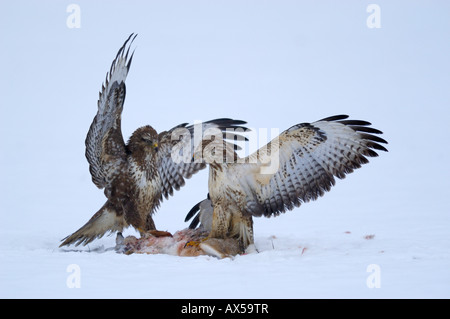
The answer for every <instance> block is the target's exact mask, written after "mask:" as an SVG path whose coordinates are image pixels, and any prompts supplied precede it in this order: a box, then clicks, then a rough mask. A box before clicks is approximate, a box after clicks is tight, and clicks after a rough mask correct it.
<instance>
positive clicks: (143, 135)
mask: <svg viewBox="0 0 450 319" xmlns="http://www.w3.org/2000/svg"><path fill="white" fill-rule="evenodd" d="M128 148H129V150H130V151H131V152H132V153H134V152H145V153H148V152H152V153H156V152H158V133H156V131H155V130H154V129H153V127H151V126H150V125H147V126H143V127H140V128H138V129H137V130H136V131H134V133H133V134H132V135H131V137H130V140H129V141H128Z"/></svg>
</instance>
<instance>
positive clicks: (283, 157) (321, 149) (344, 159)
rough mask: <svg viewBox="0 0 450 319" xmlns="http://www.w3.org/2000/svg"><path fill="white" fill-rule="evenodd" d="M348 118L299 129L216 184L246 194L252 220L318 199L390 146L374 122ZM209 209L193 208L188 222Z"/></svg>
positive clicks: (230, 167) (246, 209)
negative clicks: (229, 186) (336, 182)
mask: <svg viewBox="0 0 450 319" xmlns="http://www.w3.org/2000/svg"><path fill="white" fill-rule="evenodd" d="M347 118H348V116H347V115H338V116H332V117H328V118H325V119H322V120H320V121H317V122H314V123H302V124H297V125H294V126H292V127H291V128H289V129H287V130H286V131H284V132H283V133H281V134H280V136H279V137H278V138H277V139H274V140H272V141H271V142H270V143H269V144H268V145H266V146H265V147H263V148H261V149H259V150H258V151H257V152H255V153H254V154H252V155H250V156H248V157H247V158H245V159H243V160H241V161H240V162H241V163H236V164H233V165H228V170H227V174H224V175H221V176H222V178H225V179H227V180H222V181H216V182H217V183H221V184H223V185H234V186H233V189H234V191H236V192H239V193H241V194H245V197H246V206H245V207H241V208H242V211H243V212H245V213H247V214H250V215H252V216H262V215H264V216H266V217H269V216H272V215H278V214H280V213H281V212H285V211H286V210H291V209H293V208H294V206H296V207H298V206H300V204H301V203H302V202H308V201H310V200H315V199H317V198H318V197H319V196H322V195H323V194H324V193H325V192H326V191H329V190H330V189H331V186H333V185H334V184H335V177H338V178H340V179H342V178H344V177H345V176H346V174H349V173H351V172H353V170H354V169H357V168H359V167H361V165H362V164H365V163H368V159H367V158H366V157H375V156H378V154H377V153H376V152H375V151H374V150H380V151H387V150H386V148H385V147H384V146H382V145H380V143H381V144H385V143H386V144H387V142H386V141H385V140H384V139H382V138H380V137H378V136H376V135H374V134H381V133H382V132H381V131H379V130H377V129H374V128H372V127H370V125H371V123H369V122H366V121H358V120H347ZM264 157H266V161H264ZM267 158H269V160H268V161H267ZM222 191H227V190H226V189H222ZM201 205H203V206H205V207H203V208H202V207H201ZM207 205H210V206H211V201H209V200H204V201H202V202H200V203H198V204H197V205H195V206H194V207H193V208H192V209H191V211H190V212H189V214H188V216H186V220H185V221H187V220H189V219H190V218H192V217H193V216H194V215H195V214H196V213H197V212H198V216H196V217H195V218H194V221H193V222H192V223H191V225H190V228H195V227H196V226H197V225H198V223H199V218H201V217H204V218H205V216H203V215H208V214H209V215H212V206H211V207H207Z"/></svg>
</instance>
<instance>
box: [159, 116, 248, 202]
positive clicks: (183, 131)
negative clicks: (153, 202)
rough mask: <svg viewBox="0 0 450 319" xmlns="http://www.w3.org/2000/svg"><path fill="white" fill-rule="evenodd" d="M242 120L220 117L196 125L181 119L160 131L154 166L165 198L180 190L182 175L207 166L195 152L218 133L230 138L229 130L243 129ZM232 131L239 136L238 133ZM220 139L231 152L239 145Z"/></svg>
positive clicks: (189, 174)
mask: <svg viewBox="0 0 450 319" xmlns="http://www.w3.org/2000/svg"><path fill="white" fill-rule="evenodd" d="M242 124H246V122H244V121H241V120H233V119H229V118H221V119H215V120H211V121H208V122H203V123H200V124H199V125H198V127H197V126H196V125H189V126H188V125H187V123H183V124H180V125H177V126H175V127H174V128H172V129H170V130H169V131H165V132H162V133H160V134H159V138H158V139H159V145H158V148H159V150H158V153H157V154H158V155H157V165H156V166H157V168H158V172H159V176H160V177H161V187H162V194H163V195H164V197H165V198H166V199H167V198H168V196H169V195H173V190H174V189H175V190H179V189H180V187H181V186H183V185H184V184H185V181H184V179H185V178H190V177H191V176H192V175H193V174H195V173H197V172H198V171H200V170H201V169H203V168H205V167H206V163H205V161H204V160H203V159H202V156H201V155H199V156H198V157H197V156H196V154H197V155H198V154H201V152H202V151H203V149H204V148H205V146H207V145H208V144H209V143H210V142H211V141H215V139H214V138H211V136H213V135H220V139H227V138H231V137H232V136H231V134H230V132H233V131H234V130H235V129H242V131H243V130H246V128H245V127H242V126H241V125H242ZM196 130H198V132H197V131H196ZM227 131H228V132H227ZM235 135H236V136H240V135H239V133H237V134H235ZM241 138H242V136H241ZM223 141H224V142H225V143H224V144H222V145H225V148H227V147H228V148H229V149H228V150H229V151H230V153H233V154H234V150H235V149H239V147H238V146H237V145H236V144H234V143H230V142H226V141H225V140H223ZM216 142H217V141H216ZM199 152H200V153H199Z"/></svg>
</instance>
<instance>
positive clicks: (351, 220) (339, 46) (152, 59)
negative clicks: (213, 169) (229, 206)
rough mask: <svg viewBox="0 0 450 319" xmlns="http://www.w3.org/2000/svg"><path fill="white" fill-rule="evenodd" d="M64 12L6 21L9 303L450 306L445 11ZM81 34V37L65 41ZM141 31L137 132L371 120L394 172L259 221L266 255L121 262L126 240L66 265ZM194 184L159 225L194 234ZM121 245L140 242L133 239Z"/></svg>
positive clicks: (0, 162)
mask: <svg viewBox="0 0 450 319" xmlns="http://www.w3.org/2000/svg"><path fill="white" fill-rule="evenodd" d="M71 3H72V2H70V1H66V2H64V1H62V2H61V1H43V2H42V1H39V2H36V1H26V2H21V3H20V4H18V3H15V2H3V3H2V4H1V5H0V41H1V43H2V50H0V58H1V61H3V64H4V65H3V68H2V70H3V71H2V76H1V77H0V90H1V96H2V101H1V105H0V111H1V113H0V114H1V116H0V134H1V136H2V139H1V142H0V143H1V144H0V146H1V151H0V167H1V169H2V174H1V176H2V178H1V183H0V204H1V205H0V297H2V298H17V297H26V298H102V297H106V298H119V297H125V298H128V297H137V298H140V297H143V298H316V297H318V298H323V297H324V298H336V297H342V298H418V297H425V298H436V297H437V298H449V297H450V234H449V229H450V216H449V214H450V199H449V195H450V192H449V190H450V187H449V184H448V181H449V180H450V170H449V169H448V165H447V162H448V158H449V155H450V151H449V148H448V138H449V137H450V134H449V133H450V126H449V124H448V118H449V114H450V113H449V111H448V109H449V106H450V60H449V59H448V57H449V56H450V42H449V41H448V35H449V32H450V21H449V19H448V12H450V10H449V9H450V5H449V4H448V3H447V2H439V3H438V2H429V3H428V2H427V3H425V2H419V1H395V3H394V2H393V1H377V4H378V6H379V8H381V12H380V18H381V28H368V26H367V23H366V20H367V18H368V17H369V16H370V15H371V12H367V11H366V9H367V7H368V5H369V4H371V3H373V1H370V2H369V1H367V2H366V1H346V2H345V4H341V3H337V2H335V1H321V2H320V3H318V2H308V3H302V2H300V1H283V2H279V1H265V2H260V1H254V2H253V1H249V2H246V4H245V5H244V4H243V3H242V2H241V1H226V2H222V1H164V2H162V1H161V2H150V3H144V2H142V3H141V2H131V3H130V2H128V1H95V2H90V1H77V4H78V5H79V7H80V9H81V11H80V18H81V20H80V22H81V24H80V26H81V28H69V27H68V25H67V23H66V19H67V18H68V16H69V15H70V13H68V12H66V9H67V7H68V6H69V5H70V4H71ZM69 25H70V23H69ZM131 32H137V33H138V34H139V36H138V37H137V39H136V41H135V42H136V47H137V49H136V53H135V57H134V59H133V65H132V68H131V71H130V74H129V77H128V79H127V98H126V102H125V110H124V113H123V133H124V137H125V138H128V136H130V134H131V133H132V132H133V130H134V129H136V128H137V127H139V126H141V125H144V124H151V125H153V126H154V127H155V129H157V130H158V131H161V130H164V129H167V128H171V127H173V126H174V125H176V124H179V123H183V122H187V121H189V122H193V121H195V120H208V119H212V118H217V117H233V118H239V119H244V120H246V121H248V126H249V127H254V128H256V129H258V128H269V129H270V128H279V129H280V131H282V130H284V129H286V128H288V127H290V126H291V125H293V124H296V123H299V122H309V121H314V120H317V119H320V118H323V117H326V116H330V115H334V114H342V113H344V114H349V115H350V116H351V117H352V118H356V119H364V120H369V121H371V122H372V123H373V125H374V127H376V128H378V129H380V130H382V131H383V132H384V135H383V137H384V138H385V139H387V140H388V141H389V145H388V149H389V153H383V154H380V157H379V158H375V159H372V160H371V163H369V164H368V165H366V166H365V167H363V168H361V169H360V170H358V171H356V172H355V173H354V174H351V175H349V176H348V177H347V178H346V179H345V180H343V181H338V182H337V185H336V186H335V187H334V189H332V191H331V192H330V193H328V194H326V195H325V196H324V197H323V198H320V199H319V200H318V201H316V202H313V203H308V204H305V205H303V206H302V207H300V208H297V209H295V210H294V211H291V212H288V213H286V214H284V215H281V216H279V217H276V218H271V219H263V218H260V219H255V226H254V230H255V242H256V248H257V249H258V251H259V252H258V253H253V254H248V255H242V256H237V257H235V258H233V259H229V258H227V259H222V260H219V259H216V258H213V257H207V256H201V257H192V258H187V257H176V256H169V255H138V254H135V255H129V256H127V255H122V254H117V253H116V252H115V251H114V250H113V247H114V245H115V236H110V237H104V238H102V239H100V240H96V241H94V242H93V243H91V244H90V245H89V246H87V247H68V248H64V249H60V248H58V245H59V242H60V240H61V239H62V238H64V237H65V236H67V235H68V234H70V233H72V232H73V231H75V230H76V229H78V228H79V227H80V226H81V225H82V224H84V223H85V222H86V221H87V220H88V219H89V218H90V217H91V216H92V214H93V213H94V212H95V211H96V210H97V209H98V208H99V207H100V206H101V205H102V204H103V202H104V195H103V193H102V191H100V190H98V189H97V188H96V187H95V186H94V185H93V183H92V182H91V179H90V175H89V171H88V165H87V162H86V159H85V157H84V138H85V135H86V133H87V130H88V128H89V125H90V123H91V121H92V118H93V116H94V115H95V112H96V101H97V98H98V91H99V90H100V88H101V83H102V81H103V79H104V77H105V74H106V71H108V69H109V66H110V63H111V61H112V59H113V58H114V56H115V53H116V52H117V49H118V48H119V47H120V46H121V45H122V43H123V41H124V40H125V39H126V37H127V36H128V35H129V34H130V33H131ZM206 182H207V172H206V171H203V172H201V173H199V174H197V175H196V176H194V177H193V178H192V179H190V180H188V181H187V184H186V186H185V187H184V188H183V189H182V190H180V191H179V192H177V193H176V194H175V196H174V197H173V198H171V199H170V200H169V201H165V202H163V204H162V206H161V208H160V210H159V211H158V212H157V214H156V215H155V222H156V224H157V226H158V228H159V229H161V230H168V231H171V232H175V231H176V230H180V229H183V228H185V227H187V224H186V223H184V222H183V220H184V217H185V215H186V213H187V212H188V210H189V209H190V208H191V207H192V206H193V205H194V204H195V203H196V202H198V201H199V200H200V199H202V198H204V196H205V195H206V190H207V185H206ZM126 234H135V233H134V231H133V230H131V229H129V230H128V231H127V232H126Z"/></svg>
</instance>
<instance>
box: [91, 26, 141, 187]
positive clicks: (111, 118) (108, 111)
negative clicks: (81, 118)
mask: <svg viewBox="0 0 450 319" xmlns="http://www.w3.org/2000/svg"><path fill="white" fill-rule="evenodd" d="M135 37H136V35H134V34H131V35H130V36H129V38H128V39H127V40H126V41H125V43H124V44H123V46H122V47H121V48H120V50H119V52H118V53H117V56H116V58H115V59H114V61H113V62H112V64H111V69H110V71H109V73H108V74H107V75H106V81H105V84H104V85H102V90H101V92H100V93H99V99H98V111H97V115H96V116H95V117H94V120H93V122H92V124H91V126H90V128H89V132H88V134H87V137H86V142H85V143H86V158H87V160H88V162H89V171H90V172H91V175H92V181H93V182H94V184H95V185H96V186H97V187H98V188H104V187H107V186H108V184H109V181H110V179H111V177H112V176H114V174H115V172H116V170H117V168H118V167H120V164H121V162H122V161H124V159H125V156H126V153H125V152H126V151H125V142H124V140H123V136H122V131H121V125H120V123H121V114H122V110H123V103H124V100H125V79H126V77H127V74H128V70H129V69H130V65H131V60H132V58H133V53H132V54H131V56H130V57H128V54H129V51H130V45H131V43H132V42H133V40H134V39H135Z"/></svg>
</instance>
